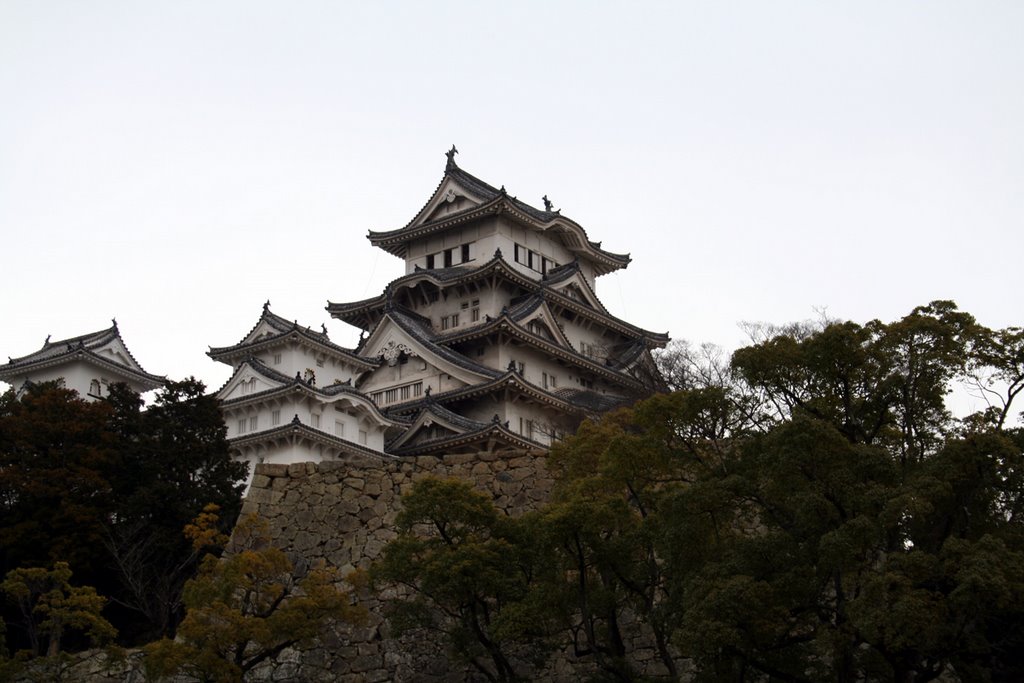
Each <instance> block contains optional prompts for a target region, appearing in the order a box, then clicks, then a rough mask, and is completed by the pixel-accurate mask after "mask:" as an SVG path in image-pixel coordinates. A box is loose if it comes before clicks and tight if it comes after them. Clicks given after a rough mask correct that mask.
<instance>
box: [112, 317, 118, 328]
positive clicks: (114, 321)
mask: <svg viewBox="0 0 1024 683" xmlns="http://www.w3.org/2000/svg"><path fill="white" fill-rule="evenodd" d="M110 322H112V323H113V324H114V327H117V318H111V319H110Z"/></svg>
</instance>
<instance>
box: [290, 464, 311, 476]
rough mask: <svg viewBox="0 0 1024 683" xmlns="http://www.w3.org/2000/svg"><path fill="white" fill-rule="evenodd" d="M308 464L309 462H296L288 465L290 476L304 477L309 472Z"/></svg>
mask: <svg viewBox="0 0 1024 683" xmlns="http://www.w3.org/2000/svg"><path fill="white" fill-rule="evenodd" d="M306 465H307V463H304V462H295V463H292V464H291V465H288V476H289V477H291V478H292V479H302V478H303V477H305V476H306V474H308V472H307V470H306Z"/></svg>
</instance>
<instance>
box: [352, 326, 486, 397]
mask: <svg viewBox="0 0 1024 683" xmlns="http://www.w3.org/2000/svg"><path fill="white" fill-rule="evenodd" d="M359 353H360V355H361V356H363V357H364V358H377V357H379V356H383V359H384V363H383V364H382V365H381V367H380V368H378V369H377V370H375V371H373V372H371V373H370V374H369V375H367V376H366V377H365V378H364V379H363V381H362V382H361V386H360V388H363V387H364V386H368V385H369V384H370V383H371V380H372V378H373V377H375V376H377V375H379V373H380V372H381V371H382V370H383V369H384V368H387V367H389V364H390V363H393V362H395V361H397V359H398V358H399V356H400V354H402V353H404V354H406V355H407V356H410V357H418V358H420V359H421V360H423V361H424V362H426V363H427V364H428V365H429V366H432V367H434V368H436V369H437V370H438V371H439V372H443V373H445V374H447V375H451V376H452V377H453V378H455V379H458V380H460V381H462V382H465V383H466V384H474V383H476V382H479V381H480V379H481V378H483V379H490V378H491V375H489V374H485V373H483V372H475V371H473V370H471V369H469V368H465V367H462V366H460V365H456V364H455V363H454V362H451V361H449V360H448V359H446V358H443V357H441V356H440V355H439V354H438V353H437V352H436V351H434V350H433V349H431V348H430V345H429V344H427V343H424V342H423V341H421V340H419V339H417V338H416V337H415V336H414V335H412V334H410V333H409V332H407V331H406V330H404V329H403V328H402V326H401V325H399V324H398V323H396V322H395V321H394V320H393V319H392V318H391V316H390V315H389V314H385V315H384V318H383V319H382V320H381V321H380V323H378V325H377V327H376V328H374V330H373V333H372V334H371V335H370V336H369V338H368V339H367V340H366V342H365V343H364V344H363V345H362V347H360V349H359ZM448 353H450V354H451V353H454V352H452V351H448Z"/></svg>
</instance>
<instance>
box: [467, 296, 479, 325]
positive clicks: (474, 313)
mask: <svg viewBox="0 0 1024 683" xmlns="http://www.w3.org/2000/svg"><path fill="white" fill-rule="evenodd" d="M469 319H470V320H471V321H472V322H479V321H480V299H473V310H472V311H470V312H469Z"/></svg>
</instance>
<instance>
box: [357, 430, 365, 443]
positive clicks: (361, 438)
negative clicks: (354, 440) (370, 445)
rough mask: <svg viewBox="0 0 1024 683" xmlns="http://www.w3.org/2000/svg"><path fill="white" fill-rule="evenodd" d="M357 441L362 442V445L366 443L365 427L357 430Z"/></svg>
mask: <svg viewBox="0 0 1024 683" xmlns="http://www.w3.org/2000/svg"><path fill="white" fill-rule="evenodd" d="M359 443H361V444H363V445H364V446H365V445H366V430H365V429H360V430H359Z"/></svg>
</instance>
